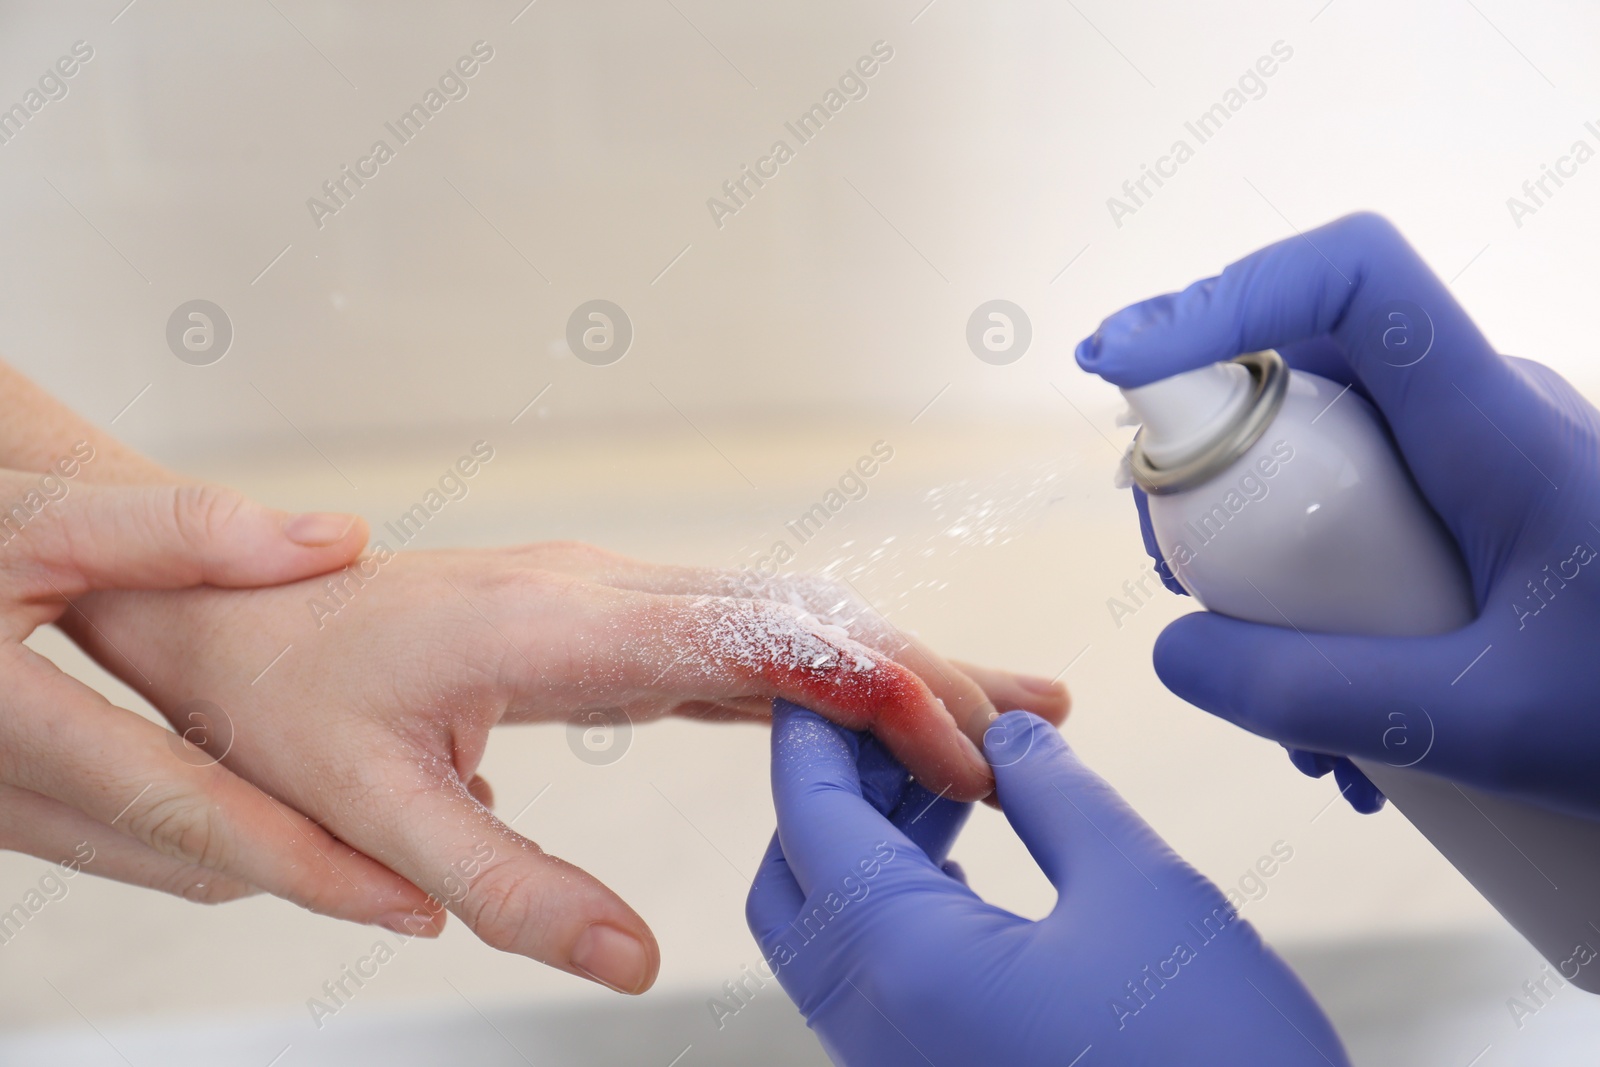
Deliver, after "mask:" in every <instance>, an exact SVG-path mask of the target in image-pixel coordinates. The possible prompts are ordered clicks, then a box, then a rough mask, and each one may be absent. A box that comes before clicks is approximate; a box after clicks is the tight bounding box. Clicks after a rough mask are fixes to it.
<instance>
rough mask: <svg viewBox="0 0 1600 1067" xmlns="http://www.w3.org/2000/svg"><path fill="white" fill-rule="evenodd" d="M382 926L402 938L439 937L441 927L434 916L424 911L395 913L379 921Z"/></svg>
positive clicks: (378, 923) (377, 923) (377, 924)
mask: <svg viewBox="0 0 1600 1067" xmlns="http://www.w3.org/2000/svg"><path fill="white" fill-rule="evenodd" d="M373 925H374V926H381V927H383V928H384V929H385V930H390V931H392V932H394V933H397V934H400V935H401V936H402V937H438V936H439V926H438V923H437V922H436V921H435V920H434V918H433V916H431V915H429V914H427V913H426V912H422V911H394V912H390V913H389V914H388V915H385V916H383V917H382V918H380V919H378V920H377V921H376V922H375V923H374V924H373Z"/></svg>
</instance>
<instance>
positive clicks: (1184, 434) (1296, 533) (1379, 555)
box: [1123, 351, 1600, 993]
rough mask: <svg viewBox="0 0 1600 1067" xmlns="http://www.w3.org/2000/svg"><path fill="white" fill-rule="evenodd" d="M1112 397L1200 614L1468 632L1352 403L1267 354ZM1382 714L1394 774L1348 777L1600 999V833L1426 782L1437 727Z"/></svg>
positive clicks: (1131, 463) (1379, 765)
mask: <svg viewBox="0 0 1600 1067" xmlns="http://www.w3.org/2000/svg"><path fill="white" fill-rule="evenodd" d="M1123 393H1124V395H1125V396H1126V397H1127V399H1128V403H1129V405H1130V406H1131V408H1132V409H1133V414H1134V416H1135V418H1137V419H1138V420H1139V422H1140V423H1141V424H1142V427H1141V429H1140V431H1139V434H1138V436H1137V437H1135V439H1134V442H1133V445H1132V447H1131V448H1130V450H1129V453H1128V456H1127V465H1128V473H1129V474H1130V475H1131V477H1132V480H1133V481H1134V483H1135V484H1137V485H1139V486H1140V487H1141V488H1143V489H1144V490H1145V492H1146V493H1147V494H1149V505H1150V523H1151V526H1152V528H1153V530H1154V533H1155V538H1156V543H1157V545H1158V546H1159V547H1160V550H1161V554H1162V557H1163V559H1165V560H1166V561H1167V564H1168V567H1169V568H1170V569H1171V571H1172V573H1173V575H1174V577H1176V578H1177V580H1178V581H1179V583H1181V584H1182V585H1183V587H1184V589H1186V590H1187V591H1188V592H1189V593H1190V594H1191V595H1192V596H1194V598H1195V599H1196V600H1198V601H1199V602H1200V604H1201V605H1202V606H1203V607H1205V608H1207V609H1208V610H1211V611H1215V612H1219V613H1221V614H1224V615H1231V616H1233V617H1234V618H1238V619H1246V620H1249V621H1251V622H1259V623H1268V624H1272V625H1277V626H1293V627H1295V628H1296V629H1299V630H1301V631H1303V632H1305V633H1307V634H1309V635H1314V634H1316V633H1319V632H1320V633H1352V634H1367V635H1372V636H1396V637H1399V636H1422V635H1427V634H1437V633H1445V632H1448V631H1451V630H1455V629H1458V628H1460V627H1462V626H1464V625H1466V624H1467V623H1468V622H1470V621H1471V620H1472V619H1473V617H1474V614H1475V612H1474V605H1473V598H1472V587H1471V584H1470V580H1469V578H1468V575H1467V571H1466V568H1465V566H1464V564H1463V563H1462V560H1461V555H1460V552H1459V551H1458V550H1457V549H1456V546H1455V543H1454V541H1453V540H1452V539H1451V538H1450V535H1449V533H1448V531H1446V530H1445V528H1444V525H1443V524H1442V523H1441V522H1440V521H1439V518H1438V516H1436V515H1435V514H1434V513H1433V511H1432V509H1430V508H1429V507H1428V505H1427V503H1426V502H1425V501H1424V500H1423V499H1422V496H1421V494H1420V493H1419V492H1418V490H1417V488H1416V485H1415V483H1414V482H1413V481H1412V479H1411V475H1410V472H1409V471H1407V470H1406V468H1405V465H1404V463H1403V462H1402V461H1401V459H1400V457H1399V455H1398V453H1397V452H1396V451H1395V449H1394V446H1393V444H1392V443H1391V442H1390V438H1389V434H1388V431H1387V429H1386V428H1385V426H1384V424H1383V421H1382V419H1381V418H1380V417H1379V415H1378V413H1377V412H1376V411H1374V410H1373V408H1372V406H1371V405H1370V404H1368V403H1367V402H1366V401H1365V400H1364V399H1362V398H1361V397H1360V396H1358V395H1356V394H1355V393H1354V392H1353V391H1348V390H1346V389H1345V388H1344V387H1342V386H1340V385H1338V384H1337V383H1335V382H1331V381H1329V380H1328V379H1326V378H1322V377H1319V376H1317V375H1315V374H1309V373H1306V372H1303V371H1291V370H1290V369H1289V367H1288V366H1287V365H1286V364H1285V363H1284V362H1283V359H1282V357H1280V356H1279V355H1278V354H1277V353H1276V352H1270V351H1268V352H1252V353H1248V354H1246V355H1242V356H1239V357H1238V358H1236V359H1234V360H1232V361H1231V362H1227V363H1218V364H1213V365H1212V366H1209V367H1203V368H1201V369H1199V370H1196V371H1190V372H1187V373H1184V374H1179V375H1175V376H1173V377H1171V378H1167V379H1165V380H1162V381H1158V382H1153V383H1151V384H1150V385H1146V386H1141V387H1139V388H1134V389H1125V390H1123ZM1313 640H1314V637H1313ZM1330 669H1334V668H1330ZM1395 714H1396V715H1399V716H1400V718H1401V720H1403V721H1396V722H1394V723H1393V725H1392V727H1391V729H1390V731H1389V735H1388V736H1386V737H1385V739H1384V741H1385V745H1384V747H1385V748H1386V749H1388V750H1389V751H1390V752H1391V753H1392V761H1390V762H1385V761H1374V760H1367V759H1361V760H1356V761H1355V762H1356V765H1357V766H1358V767H1360V768H1361V770H1362V772H1363V773H1365V774H1366V775H1367V777H1368V778H1370V779H1372V781H1373V783H1374V784H1375V785H1377V787H1378V788H1379V789H1381V790H1383V792H1384V794H1385V795H1386V796H1388V798H1389V799H1390V800H1391V801H1392V802H1393V803H1394V805H1395V807H1396V808H1398V809H1399V810H1400V812H1401V813H1402V814H1404V815H1405V817H1406V818H1407V819H1409V820H1410V821H1411V823H1412V824H1413V825H1414V826H1415V827H1416V828H1417V829H1418V830H1419V831H1421V832H1422V834H1423V835H1424V836H1425V837H1427V838H1428V840H1429V841H1431V842H1432V843H1433V844H1434V846H1435V847H1436V848H1438V849H1439V851H1440V852H1441V853H1443V855H1444V857H1445V858H1446V859H1448V860H1449V861H1450V862H1451V863H1452V864H1454V865H1455V868H1456V869H1457V870H1458V871H1460V872H1461V873H1462V874H1463V875H1464V876H1465V877H1466V878H1467V880H1468V881H1469V882H1471V883H1472V885H1473V886H1474V887H1475V888H1476V889H1477V890H1478V891H1479V892H1480V893H1482V894H1483V895H1484V897H1485V898H1486V899H1487V900H1488V901H1489V903H1491V904H1492V905H1494V907H1495V909H1496V910H1497V911H1499V912H1500V914H1501V915H1502V916H1504V917H1505V919H1506V921H1508V922H1509V923H1511V925H1512V926H1513V927H1515V928H1516V929H1517V931H1518V932H1519V933H1521V934H1522V935H1523V936H1524V937H1525V938H1527V939H1528V941H1529V942H1530V943H1532V945H1533V946H1534V947H1535V948H1537V949H1538V950H1539V952H1540V953H1541V954H1543V955H1544V957H1545V959H1547V960H1549V961H1550V963H1551V964H1552V965H1553V966H1555V967H1556V968H1557V969H1559V970H1560V971H1561V972H1562V974H1563V977H1566V978H1568V979H1569V980H1571V981H1572V983H1573V984H1574V985H1577V986H1578V987H1579V988H1581V989H1586V990H1588V991H1589V992H1591V993H1600V967H1582V966H1581V964H1582V963H1585V962H1587V961H1588V959H1592V958H1593V955H1592V953H1593V950H1592V949H1587V946H1589V945H1593V944H1600V822H1593V821H1590V820H1587V819H1581V818H1577V817H1575V816H1571V815H1567V814H1564V813H1560V812H1554V811H1549V810H1546V809H1544V808H1540V807H1537V806H1534V805H1531V804H1527V803H1524V802H1522V801H1518V800H1513V799H1509V798H1506V797H1501V796H1497V795H1495V794H1492V793H1486V792H1483V791H1481V790H1477V789H1473V788H1471V787H1468V786H1458V785H1456V784H1455V783H1453V782H1449V781H1446V780H1445V779H1443V778H1438V777H1435V776H1433V775H1431V774H1427V773H1424V771H1423V770H1421V769H1419V765H1421V766H1426V763H1425V760H1426V756H1427V752H1428V749H1429V747H1430V746H1431V744H1432V741H1433V724H1432V721H1431V720H1430V719H1428V717H1427V712H1426V711H1425V710H1424V709H1421V708H1418V709H1417V711H1416V712H1415V714H1414V715H1402V714H1401V713H1395ZM1391 742H1392V743H1391ZM1586 951H1587V953H1588V955H1587V958H1585V952H1586Z"/></svg>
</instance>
